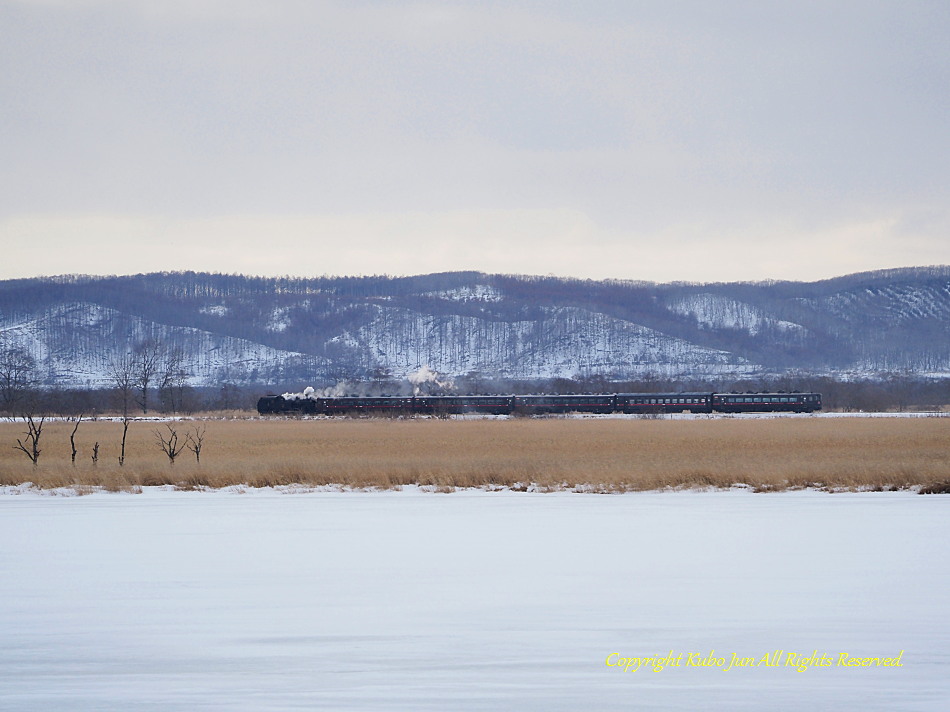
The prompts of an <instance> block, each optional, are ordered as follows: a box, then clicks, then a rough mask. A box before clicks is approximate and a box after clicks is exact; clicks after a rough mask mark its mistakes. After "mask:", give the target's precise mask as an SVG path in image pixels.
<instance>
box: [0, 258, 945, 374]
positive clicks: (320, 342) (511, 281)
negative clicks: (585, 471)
mask: <svg viewBox="0 0 950 712" xmlns="http://www.w3.org/2000/svg"><path fill="white" fill-rule="evenodd" d="M145 341H151V342H153V343H158V344H160V345H161V346H162V347H163V348H164V349H165V350H166V351H167V352H173V351H174V352H177V353H179V354H180V355H181V360H182V367H183V369H184V371H185V372H186V373H187V374H188V381H189V382H190V383H192V384H193V385H217V384H219V383H222V382H232V383H239V384H259V385H262V386H265V385H267V386H275V387H280V386H283V385H285V384H288V383H291V384H292V383H298V382H307V383H315V384H319V383H334V382H336V381H338V380H341V379H371V378H374V377H376V378H379V377H380V374H385V376H387V377H394V378H400V377H403V376H405V375H406V374H409V373H411V372H414V371H417V370H419V369H420V368H422V367H428V368H430V369H432V370H434V371H438V372H440V373H443V374H447V375H450V376H463V375H466V374H472V373H477V374H479V375H481V376H484V377H488V378H491V377H500V378H518V379H530V378H557V377H565V378H570V377H575V376H578V375H580V376H593V375H598V376H604V377H607V378H616V379H623V378H637V377H643V376H645V375H653V376H662V377H676V378H691V377H720V376H721V377H729V376H749V375H756V374H766V373H769V374H771V373H780V372H787V371H795V372H798V373H821V374H827V373H832V372H835V371H838V372H846V373H849V374H869V375H870V374H877V373H881V372H895V371H900V372H905V373H906V372H911V373H919V374H946V375H950V268H947V267H931V268H920V269H901V270H888V271H883V272H876V273H864V274H857V275H849V276H846V277H840V278H837V279H832V280H826V281H822V282H813V283H796V282H770V283H736V284H679V283H678V284H653V283H644V282H618V281H604V282H595V281H590V280H585V281H581V280H568V279H556V278H551V277H523V276H510V275H486V274H481V273H475V272H460V273H448V274H435V275H424V276H418V277H407V278H390V277H360V278H320V279H289V278H280V279H272V278H257V277H242V276H234V275H216V274H195V273H170V274H169V273H163V274H149V275H136V276H131V277H79V276H72V277H57V278H43V279H29V280H11V281H6V282H0V349H2V350H8V349H11V348H21V349H23V350H25V351H27V352H28V353H29V354H30V355H32V357H33V358H34V359H35V361H36V364H37V372H38V375H39V376H40V378H41V380H42V381H43V382H44V383H46V384H47V385H51V386H54V385H59V386H66V385H70V386H101V385H107V384H108V382H109V377H108V373H109V367H110V365H111V364H114V363H115V362H116V361H117V360H118V359H121V358H122V357H123V356H124V355H125V354H127V353H129V352H130V351H131V350H133V349H134V348H135V347H136V345H138V344H141V343H142V342H145Z"/></svg>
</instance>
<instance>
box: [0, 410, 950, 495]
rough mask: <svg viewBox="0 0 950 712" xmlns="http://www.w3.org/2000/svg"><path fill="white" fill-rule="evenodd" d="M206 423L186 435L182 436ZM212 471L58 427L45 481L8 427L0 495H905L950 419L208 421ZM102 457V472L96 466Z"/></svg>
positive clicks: (949, 464)
mask: <svg viewBox="0 0 950 712" xmlns="http://www.w3.org/2000/svg"><path fill="white" fill-rule="evenodd" d="M194 424H195V423H192V422H190V421H184V422H179V423H176V424H173V427H175V428H176V429H177V430H178V432H179V435H180V436H182V437H183V436H184V433H185V432H186V431H187V430H188V429H189V428H191V427H193V425H194ZM197 424H200V425H202V426H204V427H206V428H207V435H206V439H205V448H204V450H203V451H202V462H201V464H200V466H199V465H197V464H196V463H195V459H194V455H193V454H192V453H190V452H188V451H185V452H183V453H182V454H181V455H180V456H179V458H178V460H177V461H176V462H175V464H174V465H169V463H168V460H167V458H166V457H165V455H164V454H163V453H162V452H161V450H160V449H159V447H158V446H157V445H156V442H155V436H154V431H156V430H164V427H165V426H164V424H162V423H156V422H154V421H151V422H143V421H137V422H133V423H132V424H131V426H130V428H129V440H128V446H127V454H126V464H125V466H124V467H119V466H118V463H117V458H118V451H119V441H120V438H121V432H122V424H121V423H118V422H104V421H95V422H83V423H82V424H81V425H80V428H79V431H78V433H77V436H76V440H77V447H78V449H79V456H78V458H77V464H76V465H75V466H73V465H72V464H71V463H70V457H69V454H70V448H69V432H70V431H71V430H72V427H73V424H72V423H64V422H47V423H46V424H45V426H44V428H43V434H42V439H41V443H40V445H41V449H42V454H41V456H40V460H39V465H38V466H37V467H36V468H34V467H33V466H32V464H31V463H30V461H29V460H28V459H27V457H26V456H25V455H24V454H23V453H22V452H18V451H16V450H15V449H14V447H13V446H14V445H15V444H16V438H17V437H20V438H22V437H23V432H24V431H25V430H26V426H25V425H24V424H23V423H14V422H9V421H7V422H2V423H0V485H16V484H20V483H24V482H33V483H34V484H35V485H37V486H39V487H43V488H52V487H78V488H80V489H82V488H88V487H90V486H93V487H95V486H98V487H103V488H106V489H110V490H122V489H125V490H128V489H135V488H137V487H140V486H147V485H159V484H172V485H176V486H179V487H185V488H189V487H203V486H207V487H223V486H229V485H237V484H246V485H250V486H268V485H287V484H300V485H304V486H320V485H342V486H352V487H382V488H390V487H396V486H400V485H406V484H419V485H426V486H433V487H436V488H440V489H443V490H444V489H451V488H454V487H486V486H507V487H516V488H521V487H524V486H525V485H527V484H533V485H535V486H536V487H538V488H540V489H564V488H566V489H571V488H578V489H585V490H593V491H626V490H650V489H660V488H665V487H705V486H711V487H729V486H731V485H734V484H745V485H749V486H751V487H753V488H756V489H759V490H769V489H785V488H788V487H807V486H815V487H823V488H828V489H837V488H844V489H853V488H870V489H892V488H907V487H915V486H921V487H935V486H939V485H940V484H941V483H946V482H950V418H867V419H864V418H854V419H851V418H821V419H817V418H814V419H808V418H805V419H794V418H778V419H770V420H766V419H763V420H736V419H718V420H717V419H711V420H695V421H689V420H639V419H635V420H623V419H614V420H611V419H603V420H571V419H541V420H531V419H512V420H448V421H444V420H434V419H416V420H378V419H372V420H346V419H338V420H320V419H316V420H283V419H274V420H202V421H199V422H198V423H197ZM95 441H98V442H99V443H100V454H99V463H98V465H96V466H94V465H93V464H92V462H91V461H90V455H91V452H92V446H93V443H94V442H95Z"/></svg>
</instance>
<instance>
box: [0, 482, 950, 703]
mask: <svg viewBox="0 0 950 712" xmlns="http://www.w3.org/2000/svg"><path fill="white" fill-rule="evenodd" d="M18 491H19V490H18ZM8 492H10V490H8ZM948 506H950V499H948V498H947V497H945V496H920V495H915V494H911V493H860V494H859V493H850V494H825V493H817V492H808V491H804V492H786V493H778V494H767V495H763V494H751V493H749V492H745V491H730V492H678V493H638V494H625V495H612V496H608V495H581V494H570V493H552V494H531V493H512V492H495V493H490V492H482V491H471V492H469V491H464V492H455V493H452V494H434V493H425V492H420V491H418V490H414V489H413V490H407V491H402V492H315V493H305V494H294V495H288V494H282V493H280V492H275V491H272V490H263V491H249V492H247V493H245V494H241V493H239V492H238V491H230V492H228V491H224V492H215V493H195V492H190V493H189V492H171V491H164V490H159V489H146V491H145V493H144V494H141V495H129V494H94V495H90V496H84V497H61V496H50V495H41V494H36V493H29V492H28V493H25V494H20V495H18V496H15V495H12V494H7V495H6V496H0V536H2V541H3V546H2V549H0V709H4V710H130V709H135V710H163V711H166V710H217V709H221V710H290V709H294V710H301V709H307V710H311V709H312V710H316V709H320V710H500V709H511V710H598V709H604V710H606V709H667V710H696V709H724V710H725V709H728V710H760V709H770V710H802V709H839V710H842V709H847V710H894V709H901V710H943V709H946V707H945V705H946V703H947V700H948V699H950V682H948V680H950V616H948V602H950V601H948V591H950V547H947V545H946V542H947V540H948V534H950V517H948V516H947V513H948ZM777 649H778V650H780V651H782V660H783V661H784V660H785V658H786V657H787V654H788V653H790V652H795V653H802V654H806V655H811V654H812V651H813V650H817V651H818V652H819V654H825V655H827V656H830V657H831V658H832V659H834V660H835V661H837V660H838V658H839V656H840V654H841V653H847V654H850V655H852V656H857V657H891V656H896V655H897V654H898V653H899V652H900V651H901V650H903V651H904V654H903V657H902V662H903V666H902V667H887V668H884V667H872V668H863V667H856V668H850V667H840V666H837V665H835V666H832V667H827V668H811V669H807V670H805V671H804V672H799V671H798V670H796V669H795V668H793V667H786V666H782V667H764V666H759V667H753V668H741V669H737V668H734V669H732V670H728V671H724V670H721V669H717V668H700V667H687V666H686V662H687V659H688V658H687V657H686V656H687V655H688V654H689V653H701V654H702V656H703V657H705V656H707V655H708V654H709V652H710V651H711V650H715V654H714V656H717V657H718V656H724V657H727V658H730V657H731V654H732V653H733V652H736V653H737V654H738V655H739V656H753V657H755V658H757V659H758V658H761V657H762V656H763V655H765V654H768V653H773V652H774V651H775V650H777ZM670 650H673V651H674V652H675V653H676V654H677V655H679V654H682V655H684V658H683V663H682V666H680V667H670V668H666V669H664V670H662V671H661V672H653V671H649V670H644V669H641V670H640V671H637V672H633V671H631V672H624V671H622V670H620V669H617V668H615V667H609V666H607V665H606V661H607V658H608V656H609V655H610V654H612V653H618V654H619V655H620V656H623V657H634V656H648V655H654V654H660V655H667V654H668V652H669V651H670ZM614 659H616V658H614Z"/></svg>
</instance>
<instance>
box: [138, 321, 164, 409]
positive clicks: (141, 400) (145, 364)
mask: <svg viewBox="0 0 950 712" xmlns="http://www.w3.org/2000/svg"><path fill="white" fill-rule="evenodd" d="M162 351H163V349H162V347H161V345H160V344H158V343H157V342H156V341H152V340H151V339H146V340H145V341H142V342H141V343H139V344H138V345H137V346H136V347H135V349H134V350H133V351H132V366H133V373H134V378H135V381H134V383H135V390H136V392H137V394H138V395H137V397H136V401H137V402H138V404H139V405H140V406H141V407H142V413H148V389H149V387H150V386H151V384H152V383H153V381H154V380H155V379H156V378H157V377H158V372H159V369H160V365H161V360H162V359H161V357H162Z"/></svg>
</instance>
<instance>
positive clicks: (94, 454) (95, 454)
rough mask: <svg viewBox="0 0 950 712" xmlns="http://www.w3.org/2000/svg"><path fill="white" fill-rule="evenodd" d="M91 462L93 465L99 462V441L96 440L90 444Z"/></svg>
mask: <svg viewBox="0 0 950 712" xmlns="http://www.w3.org/2000/svg"><path fill="white" fill-rule="evenodd" d="M92 464H93V466H95V465H98V464H99V441H98V440H96V444H95V445H93V446H92Z"/></svg>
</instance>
